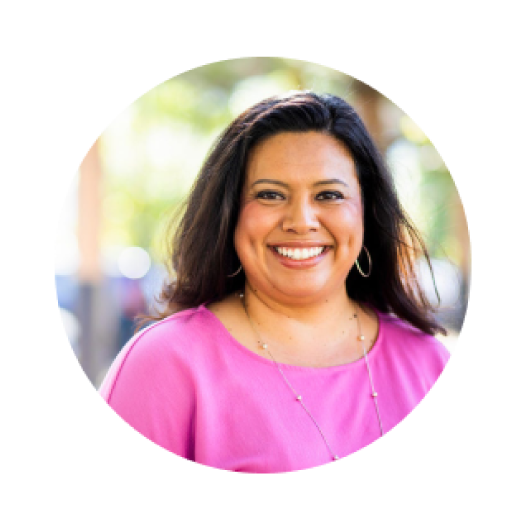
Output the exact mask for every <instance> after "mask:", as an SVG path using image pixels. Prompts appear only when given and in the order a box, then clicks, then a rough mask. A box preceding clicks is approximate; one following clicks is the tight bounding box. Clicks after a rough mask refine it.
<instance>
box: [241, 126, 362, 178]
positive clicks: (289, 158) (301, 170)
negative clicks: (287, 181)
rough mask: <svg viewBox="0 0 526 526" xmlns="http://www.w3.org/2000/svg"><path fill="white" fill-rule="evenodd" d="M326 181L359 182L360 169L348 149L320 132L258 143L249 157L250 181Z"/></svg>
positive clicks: (287, 134)
mask: <svg viewBox="0 0 526 526" xmlns="http://www.w3.org/2000/svg"><path fill="white" fill-rule="evenodd" d="M271 175H272V177H273V178H276V177H278V178H292V179H294V178H298V177H299V178H301V179H302V180H308V179H316V178H319V179H324V178H334V177H338V178H340V179H344V180H345V181H346V182H347V183H351V182H356V183H357V177H356V169H355V165H354V161H353V158H352V156H351V154H350V153H349V151H348V150H347V148H346V147H345V146H344V145H343V144H342V143H341V142H340V141H339V140H338V139H336V138H334V137H332V136H330V135H327V134H324V133H320V132H314V131H311V132H298V133H296V132H294V133H288V132H287V133H279V134H277V135H274V136H272V137H270V138H268V139H265V140H263V141H262V142H261V143H259V144H257V145H256V146H255V147H254V148H253V149H252V151H251V152H250V154H249V158H248V164H247V173H246V182H247V183H250V182H253V181H255V180H256V179H258V178H259V177H269V176H271Z"/></svg>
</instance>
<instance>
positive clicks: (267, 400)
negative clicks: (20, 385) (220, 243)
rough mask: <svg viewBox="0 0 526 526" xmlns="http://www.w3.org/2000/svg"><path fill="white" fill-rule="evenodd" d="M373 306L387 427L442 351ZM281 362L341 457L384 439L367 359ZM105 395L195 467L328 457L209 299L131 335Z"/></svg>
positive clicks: (420, 389) (284, 465)
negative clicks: (206, 304)
mask: <svg viewBox="0 0 526 526" xmlns="http://www.w3.org/2000/svg"><path fill="white" fill-rule="evenodd" d="M377 314H378V317H379V321H380V326H379V333H378V338H377V341H376V342H375V344H374V346H373V348H372V349H371V351H370V352H369V354H368V361H369V366H370V368H371V373H372V376H373V381H374V386H375V389H376V392H377V393H378V396H377V402H378V407H379V411H380V415H381V420H382V424H383V429H384V433H385V432H387V431H389V430H390V429H391V428H393V427H394V426H395V425H396V424H398V423H399V422H400V421H401V420H403V418H404V417H405V416H406V415H407V414H409V413H410V412H411V411H412V409H413V408H414V407H415V406H416V405H417V404H418V403H419V402H420V400H422V398H423V397H424V396H425V394H426V393H427V392H428V391H429V390H430V389H431V387H432V386H433V384H434V383H435V381H436V380H437V378H438V377H439V375H440V373H441V372H442V370H443V369H444V367H445V365H446V363H447V361H448V359H449V353H448V352H447V350H446V349H445V347H444V346H443V345H442V344H441V343H440V342H439V341H438V340H436V339H435V338H434V337H432V336H429V335H426V334H423V333H422V332H420V331H418V330H417V329H414V328H412V327H411V326H409V325H408V324H406V323H404V322H402V321H400V320H398V319H396V318H394V317H392V316H390V315H385V314H381V313H377ZM281 368H282V370H283V372H284V373H285V375H286V377H287V379H288V381H289V382H290V383H291V385H292V386H293V387H294V389H295V390H296V391H297V392H298V393H299V394H301V396H302V400H303V402H304V403H305V406H306V407H307V408H308V409H309V411H310V412H311V413H312V415H313V417H314V418H315V420H316V422H317V423H318V424H319V426H320V428H321V429H322V431H323V433H324V435H325V437H326V439H327V441H328V443H329V445H330V447H331V449H332V450H333V451H334V453H335V454H336V455H338V456H339V457H340V458H342V457H344V456H346V455H349V454H351V453H353V452H354V451H357V450H358V449H360V448H363V447H365V446H367V445H368V444H370V443H371V442H373V441H374V440H376V439H377V438H379V437H380V427H379V423H378V418H377V414H376V409H375V405H374V400H373V398H372V397H371V388H370V383H369V376H368V373H367V368H366V365H365V360H364V359H363V358H362V359H360V360H358V361H356V362H353V363H350V364H346V365H339V366H334V367H326V368H311V367H299V366H294V365H281ZM100 393H101V395H102V396H103V398H104V399H105V400H106V401H107V403H108V404H109V405H110V406H111V407H112V408H113V409H114V410H115V411H116V412H117V413H118V414H119V415H120V416H121V417H122V418H123V419H124V420H125V421H126V422H128V424H130V425H131V426H132V427H133V428H135V429H136V430H137V431H139V432H140V433H142V434H143V435H144V436H145V437H147V438H148V439H150V440H151V441H153V442H155V443H156V444H158V445H160V446H162V447H163V448H165V449H167V450H168V451H171V452H172V453H175V454H176V455H179V456H182V457H184V458H187V459H190V460H193V461H195V462H198V463H200V464H205V465H207V466H212V467H216V468H220V469H225V470H230V471H244V472H253V473H276V472H283V471H294V470H300V469H306V468H310V467H313V466H318V465H321V464H325V463H327V462H330V461H331V460H332V455H331V453H330V451H329V449H328V448H327V446H326V444H325V442H324V441H323V439H322V437H321V436H320V433H319V432H318V430H317V428H316V427H315V425H314V423H313V422H312V420H311V419H310V418H309V416H308V415H307V413H306V412H305V411H304V409H303V408H302V407H301V405H300V403H299V402H298V401H297V400H296V399H295V397H294V394H293V393H292V392H291V390H290V388H289V387H288V386H287V384H286V383H285V381H284V379H283V377H282V376H281V374H280V373H279V370H278V369H277V367H276V364H275V363H274V362H272V361H271V360H270V359H266V358H263V357H262V356H259V355H258V354H255V353H253V352H252V351H250V350H248V349H247V348H246V347H244V346H243V345H241V344H240V343H239V342H237V341H236V340H235V339H234V338H233V337H232V336H231V335H230V333H229V332H228V331H227V329H226V328H225V327H224V326H223V324H222V323H221V322H220V321H219V319H218V318H217V317H216V316H215V315H214V314H213V313H212V312H210V311H209V310H208V309H207V308H206V307H204V306H200V307H197V308H194V309H189V310H186V311H183V312H179V313H177V314H174V315H172V316H170V317H168V318H166V319H164V320H162V321H161V322H158V323H155V324H154V325H151V326H149V327H147V328H146V329H144V330H143V331H141V332H140V333H138V334H137V335H135V336H134V337H133V338H132V339H131V340H130V341H129V342H128V343H127V344H126V346H125V347H124V348H123V350H122V351H121V352H120V354H119V355H118V356H117V358H116V359H115V361H114V363H113V364H112V366H111V368H110V370H109V371H108V374H107V376H106V378H105V380H104V382H103V384H102V386H101V388H100Z"/></svg>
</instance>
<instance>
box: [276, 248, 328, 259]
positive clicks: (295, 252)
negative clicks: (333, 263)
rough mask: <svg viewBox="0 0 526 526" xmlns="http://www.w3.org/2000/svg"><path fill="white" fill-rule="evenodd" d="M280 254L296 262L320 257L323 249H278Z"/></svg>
mask: <svg viewBox="0 0 526 526" xmlns="http://www.w3.org/2000/svg"><path fill="white" fill-rule="evenodd" d="M276 251H277V252H278V254H281V255H282V256H286V257H288V258H291V259H295V260H302V259H309V258H313V257H315V256H319V255H320V254H321V253H322V252H323V247H312V248H287V247H276Z"/></svg>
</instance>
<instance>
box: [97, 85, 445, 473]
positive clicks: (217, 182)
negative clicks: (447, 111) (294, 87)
mask: <svg viewBox="0 0 526 526" xmlns="http://www.w3.org/2000/svg"><path fill="white" fill-rule="evenodd" d="M419 256H423V257H425V258H427V260H428V262H429V258H428V256H427V252H426V250H425V247H424V245H423V243H422V241H421V238H420V237H419V235H418V233H417V232H416V230H415V229H414V228H413V227H412V226H411V223H410V222H409V220H408V218H407V217H406V216H405V214H404V212H403V210H402V208H401V206H400V204H399V201H398V198H397V196H396V193H395V191H394V188H393V183H392V179H391V176H390V174H389V172H388V170H387V169H386V167H385V165H384V163H383V161H382V159H381V156H380V155H379V153H378V151H377V149H376V148H375V146H374V144H373V142H372V140H371V138H370V137H369V135H368V133H367V131H366V129H365V127H364V125H363V123H362V122H361V120H360V118H359V117H358V115H357V114H356V112H355V111H354V110H353V108H352V107H351V106H349V105H348V104H347V103H346V102H344V101H343V100H341V99H340V98H338V97H335V96H331V95H323V96H322V95H316V94H314V93H310V92H299V93H294V94H289V95H287V96H285V97H282V98H278V97H276V98H270V99H267V100H264V101H262V102H261V103H259V104H256V105H255V106H253V107H252V108H250V109H249V110H247V111H246V112H244V113H243V114H242V115H240V116H239V117H238V118H237V119H235V120H234V122H233V123H232V124H231V125H230V126H229V127H228V128H227V129H226V131H225V132H224V133H223V135H222V136H221V137H220V138H219V140H218V142H217V143H216V145H215V147H214V148H213V150H212V152H211V153H210V155H209V157H208V159H207V161H206V162H205V164H204V166H203V168H202V170H201V173H200V175H199V177H198V179H197V181H196V183H195V185H194V188H193V190H192V192H191V195H190V197H189V201H188V204H187V208H186V212H185V214H184V216H183V218H182V221H181V222H180V224H179V226H178V228H177V230H176V233H175V237H174V245H173V253H172V266H173V270H174V271H175V272H176V274H177V279H174V280H173V281H171V282H170V283H167V284H166V286H165V287H164V290H163V291H162V294H161V298H162V300H163V301H164V303H165V305H166V309H165V311H164V312H162V313H160V314H159V315H158V316H157V317H150V319H155V320H160V321H158V323H154V324H152V325H150V326H149V327H147V328H145V329H143V330H142V331H141V332H140V333H138V334H136V335H135V337H134V338H132V340H131V341H130V342H129V343H128V344H127V345H126V346H125V348H124V349H123V350H122V352H121V353H120V355H119V356H118V358H117V359H116V360H115V362H114V364H113V365H112V367H111V369H110V371H109V372H108V375H107V377H106V379H105V381H104V383H103V385H102V387H101V394H102V395H103V397H104V398H105V399H106V400H107V402H108V403H109V404H110V406H111V407H112V408H113V409H114V410H115V411H116V412H117V413H118V414H119V415H120V416H121V417H122V418H123V419H124V420H125V421H127V422H128V423H129V424H130V425H131V426H133V427H134V428H135V429H136V430H137V431H139V432H140V433H142V434H143V435H144V436H146V437H147V438H149V439H150V440H152V441H153V442H155V443H157V444H159V445H161V446H162V447H164V448H166V449H168V450H169V451H172V452H173V453H176V454H177V455H180V456H182V457H185V458H187V459H191V460H194V461H196V462H199V463H201V464H205V465H208V466H213V467H216V468H221V469H227V470H232V471H246V472H257V473H263V472H282V471H293V470H299V469H305V468H309V467H313V466H318V465H321V464H324V463H326V462H330V461H332V460H336V459H338V458H341V457H343V456H346V455H349V454H350V453H352V452H354V451H356V450H358V449H360V448H362V447H364V446H366V445H367V444H369V443H371V442H373V441H374V440H376V439H377V438H378V437H380V436H382V435H383V434H385V433H386V432H387V431H389V430H390V429H391V428H392V427H394V426H395V425H396V424H397V423H398V422H400V421H401V420H402V419H403V418H404V417H405V416H406V415H407V414H408V413H409V412H410V411H411V410H412V409H413V408H414V407H415V406H416V405H417V404H418V403H419V401H420V400H421V399H422V398H423V397H424V396H425V394H426V393H427V392H428V391H429V389H430V388H431V387H432V385H433V383H434V382H435V381H436V379H437V378H438V376H439V375H440V373H441V372H442V370H443V368H444V366H445V364H446V362H447V360H448V353H447V351H446V350H445V348H444V347H443V346H442V345H441V344H440V343H439V342H438V341H437V340H436V339H435V338H434V337H433V334H435V333H436V332H438V331H439V332H445V331H444V329H443V328H442V327H440V326H439V325H438V324H437V323H436V321H435V320H434V318H433V313H432V310H431V307H430V305H429V303H428V302H427V301H426V299H425V297H424V295H423V293H422V291H421V290H420V288H419V285H418V282H417V281H416V277H415V268H414V261H415V258H416V257H419Z"/></svg>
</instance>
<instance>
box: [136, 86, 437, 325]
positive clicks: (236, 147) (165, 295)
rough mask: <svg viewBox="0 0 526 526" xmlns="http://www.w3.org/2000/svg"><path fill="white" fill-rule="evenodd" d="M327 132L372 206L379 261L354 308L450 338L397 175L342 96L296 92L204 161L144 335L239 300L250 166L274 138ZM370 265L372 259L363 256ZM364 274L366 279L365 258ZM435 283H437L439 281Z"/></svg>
mask: <svg viewBox="0 0 526 526" xmlns="http://www.w3.org/2000/svg"><path fill="white" fill-rule="evenodd" d="M307 131H319V132H323V133H327V134H330V135H331V136H333V137H335V138H336V139H338V140H339V141H341V142H342V143H343V144H344V145H345V146H346V147H347V149H348V151H349V153H350V154H351V156H352V158H353V160H354V162H355V165H356V167H357V172H358V180H359V183H360V187H361V191H362V200H363V206H364V245H365V246H366V247H367V249H368V250H369V253H370V255H371V258H372V261H373V263H374V264H373V267H372V272H371V275H370V276H369V277H368V278H367V279H365V278H363V277H362V276H360V275H359V273H358V272H357V271H356V270H355V269H354V267H353V269H354V270H353V269H351V271H350V272H349V275H348V277H347V281H346V287H347V293H348V295H349V297H350V298H352V299H354V300H356V301H358V302H363V303H367V304H369V305H371V306H372V307H375V308H376V309H377V310H378V311H380V312H383V313H393V314H395V315H396V316H398V317H399V318H400V319H403V320H406V321H407V322H409V323H410V324H411V325H413V326H414V327H417V328H418V329H420V330H422V331H423V332H426V333H428V334H435V333H436V332H441V333H443V334H445V332H446V331H445V329H444V328H443V327H442V326H440V325H439V324H438V322H437V321H436V319H435V316H434V311H433V308H432V306H431V304H430V302H429V301H428V299H427V298H426V296H425V294H424V293H423V290H422V289H421V287H420V285H419V282H418V279H417V276H416V268H415V262H416V260H417V258H419V257H423V258H425V260H426V261H427V263H428V265H429V267H430V269H431V273H432V268H431V263H430V259H429V255H428V252H427V249H426V247H425V244H424V242H423V239H422V237H421V235H420V234H419V232H418V231H417V229H416V228H415V227H414V225H413V224H412V223H411V221H410V219H409V217H408V216H407V214H406V213H405V212H404V210H403V208H402V206H401V204H400V202H399V199H398V196H397V194H396V191H395V189H394V184H393V179H392V175H391V173H390V171H389V170H388V169H387V166H386V164H385V162H384V160H383V158H382V156H381V155H380V153H379V151H378V149H377V148H376V146H375V144H374V142H373V140H372V139H371V137H370V135H369V133H368V132H367V130H366V128H365V126H364V124H363V122H362V120H361V119H360V117H359V116H358V114H357V113H356V111H355V110H354V109H353V108H352V106H350V105H349V104H348V103H347V102H345V101H344V100H343V99H341V98H339V97H336V96H334V95H328V94H323V95H319V94H315V93H312V92H296V93H293V94H288V95H287V96H284V97H271V98H268V99H265V100H263V101H261V102H259V103H258V104H255V105H254V106H252V107H251V108H249V109H248V110H246V111H245V112H244V113H242V114H241V115H239V117H237V118H236V119H235V120H234V121H233V122H232V123H231V124H230V125H229V126H228V127H227V128H226V130H225V131H224V132H223V133H222V134H221V136H220V137H219V138H218V140H217V141H216V143H215V145H214V147H213V148H212V150H211V152H210V154H209V155H208V157H207V159H206V160H205V162H204V164H203V167H202V168H201V171H200V173H199V175H198V177H197V179H196V181H195V183H194V185H193V188H192V190H191V193H190V195H189V197H188V199H187V202H186V203H185V209H184V213H183V215H182V218H181V220H180V221H179V220H177V223H174V233H173V235H172V236H171V247H170V253H171V261H170V264H169V275H170V278H169V279H168V280H167V281H166V283H165V284H164V286H163V289H162V291H161V293H160V295H159V298H158V301H159V302H160V304H161V305H162V306H163V307H162V308H161V309H158V310H157V312H156V313H155V314H154V315H144V316H141V317H139V319H141V320H142V323H141V325H140V326H142V325H144V324H145V323H146V322H148V321H155V320H161V319H163V318H165V317H167V316H169V315H171V314H173V313H175V312H178V311H180V310H184V309H187V308H191V307H197V306H199V305H201V304H203V303H207V302H211V301H217V300H220V299H222V298H224V297H225V296H227V295H228V294H230V293H232V292H234V291H236V290H239V289H241V288H242V286H243V285H244V281H245V276H244V273H243V272H240V273H239V274H238V275H237V276H235V277H233V278H228V277H227V276H228V275H229V274H232V273H234V272H235V271H236V270H237V269H238V268H239V266H240V262H239V259H238V257H237V254H236V251H235V249H234V229H235V226H236V222H237V219H238V215H239V209H240V196H241V191H242V186H243V181H244V177H245V168H246V163H247V157H248V154H249V152H250V151H251V149H252V148H253V147H254V146H255V145H256V144H257V143H259V142H261V141H262V140H264V139H265V138H268V137H270V136H271V135H275V134H278V133H281V132H307ZM361 257H363V256H361ZM362 268H365V269H367V259H366V258H364V261H363V265H362ZM432 275H433V274H432Z"/></svg>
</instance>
